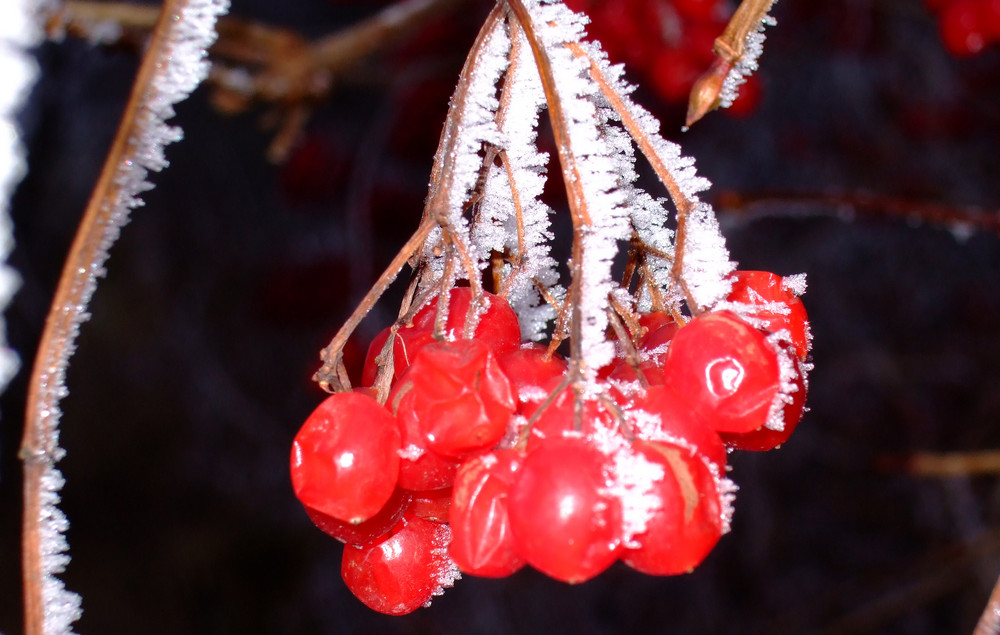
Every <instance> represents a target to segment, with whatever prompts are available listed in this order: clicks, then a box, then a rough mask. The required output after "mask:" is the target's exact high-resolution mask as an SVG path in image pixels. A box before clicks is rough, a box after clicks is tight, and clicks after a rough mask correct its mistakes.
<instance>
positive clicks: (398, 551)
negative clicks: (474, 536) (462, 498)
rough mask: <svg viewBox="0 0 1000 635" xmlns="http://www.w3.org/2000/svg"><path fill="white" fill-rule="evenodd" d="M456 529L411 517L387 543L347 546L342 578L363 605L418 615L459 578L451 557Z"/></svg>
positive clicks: (383, 540) (384, 540) (386, 538)
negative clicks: (451, 541)
mask: <svg viewBox="0 0 1000 635" xmlns="http://www.w3.org/2000/svg"><path fill="white" fill-rule="evenodd" d="M450 540H451V530H450V529H449V528H448V525H446V524H441V523H435V522H431V521H429V520H424V519H423V518H418V517H416V516H414V515H412V514H411V513H407V514H405V515H404V516H403V518H402V519H400V521H399V522H398V523H396V526H395V527H393V529H392V530H391V531H390V532H389V533H387V534H385V535H384V536H382V538H381V539H379V540H377V541H375V542H373V543H371V544H367V545H363V546H354V545H347V546H345V547H344V556H343V560H342V562H341V567H340V573H341V576H342V577H343V578H344V582H345V583H346V584H347V588H349V589H350V590H351V593H353V594H354V595H355V596H356V597H357V598H358V599H359V600H361V601H362V602H364V603H365V605H367V606H368V607H369V608H371V609H373V610H376V611H378V612H379V613H386V614H388V615H405V614H407V613H412V612H413V611H415V610H417V609H418V608H420V607H421V606H424V605H425V604H427V603H428V602H430V600H431V598H432V597H433V596H435V595H440V594H441V593H442V592H443V591H444V589H445V588H446V587H450V586H452V584H453V583H454V581H455V579H456V578H457V577H458V573H457V570H456V569H455V566H454V564H453V563H452V562H451V559H450V558H449V557H448V543H449V542H450Z"/></svg>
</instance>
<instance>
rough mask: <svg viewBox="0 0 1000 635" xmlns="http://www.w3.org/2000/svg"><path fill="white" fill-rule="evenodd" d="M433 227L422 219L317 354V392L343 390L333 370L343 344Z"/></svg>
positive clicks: (337, 362) (428, 220) (340, 357)
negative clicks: (319, 362) (318, 359)
mask: <svg viewBox="0 0 1000 635" xmlns="http://www.w3.org/2000/svg"><path fill="white" fill-rule="evenodd" d="M436 226H437V223H435V222H434V220H433V219H426V218H425V219H424V220H423V221H422V222H421V223H420V226H419V227H418V228H417V231H416V232H414V233H413V235H412V236H410V239H409V240H407V241H406V244H404V245H403V247H402V249H400V250H399V252H398V253H397V254H396V256H395V257H394V258H393V259H392V262H390V263H389V266H388V267H386V268H385V271H383V272H382V275H380V276H379V278H378V280H376V281H375V284H374V285H373V286H372V288H371V290H369V291H368V293H367V294H365V297H364V298H363V299H362V300H361V302H360V303H359V304H358V306H357V307H356V308H355V309H354V311H353V312H352V313H351V315H350V317H348V318H347V321H346V322H344V325H343V326H341V327H340V330H339V331H337V334H336V335H334V336H333V339H332V340H331V341H330V343H329V344H328V345H327V346H326V348H324V349H323V350H322V351H321V352H320V359H321V360H322V361H323V366H322V367H321V368H320V369H319V370H318V371H316V374H315V375H313V381H315V382H316V383H318V384H319V386H320V388H322V389H323V390H325V391H327V392H337V391H338V390H340V389H341V388H343V386H342V385H341V382H340V379H339V376H338V373H337V367H338V366H339V365H340V363H341V359H342V356H343V352H344V346H345V345H346V344H347V340H348V339H349V338H350V337H351V334H352V333H354V329H356V328H357V327H358V324H360V323H361V320H362V319H364V317H365V316H366V315H368V312H369V311H371V309H372V307H373V306H375V303H376V302H377V301H378V299H379V298H381V297H382V294H384V293H385V291H386V289H388V288H389V285H390V284H392V281H393V280H395V279H396V276H398V275H399V272H400V271H402V270H403V267H405V266H406V264H407V262H409V260H410V258H412V257H413V255H414V254H415V253H417V252H418V251H419V250H420V248H421V247H422V246H423V244H424V240H426V238H427V236H428V234H430V233H431V230H432V229H434V227H436Z"/></svg>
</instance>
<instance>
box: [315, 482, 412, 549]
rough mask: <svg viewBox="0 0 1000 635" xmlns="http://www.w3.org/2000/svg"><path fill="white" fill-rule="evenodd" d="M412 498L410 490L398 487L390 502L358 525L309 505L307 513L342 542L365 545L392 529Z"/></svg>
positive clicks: (321, 527) (318, 525)
mask: <svg viewBox="0 0 1000 635" xmlns="http://www.w3.org/2000/svg"><path fill="white" fill-rule="evenodd" d="M412 498H413V497H412V495H411V494H410V493H409V492H407V491H406V490H403V489H399V488H397V489H396V491H395V492H394V493H393V495H392V498H390V499H389V502H387V503H386V504H385V505H383V506H382V509H380V510H379V512H378V513H377V514H375V515H374V516H372V517H371V518H369V519H368V520H366V521H364V522H363V523H360V524H358V525H352V524H351V523H345V522H344V521H342V520H337V519H336V518H334V517H333V516H327V515H326V514H324V513H322V512H319V511H316V510H315V509H311V508H309V507H306V513H307V514H309V519H310V520H312V521H313V523H314V524H315V525H316V526H317V527H319V528H320V529H322V530H323V531H324V532H326V533H327V534H329V535H330V536H332V537H334V538H336V539H337V540H339V541H340V542H346V543H348V544H352V545H364V544H368V543H370V542H372V541H374V540H375V539H376V538H378V537H379V536H381V535H383V534H385V533H386V532H388V531H389V530H390V529H392V527H393V526H394V525H395V524H396V522H397V521H398V520H399V519H400V518H402V517H403V512H405V511H406V510H407V508H408V507H410V501H411V500H412Z"/></svg>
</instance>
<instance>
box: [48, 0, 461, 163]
mask: <svg viewBox="0 0 1000 635" xmlns="http://www.w3.org/2000/svg"><path fill="white" fill-rule="evenodd" d="M460 3H461V0H402V1H401V2H399V3H397V4H394V5H391V6H388V7H386V8H384V9H382V10H381V11H379V12H378V13H376V14H375V15H373V16H371V17H370V18H367V19H365V20H362V21H361V22H359V23H357V24H355V25H352V26H350V27H347V28H345V29H343V30H340V31H337V32H335V33H332V34H330V35H327V36H325V37H322V38H320V39H318V40H315V41H312V42H310V41H307V40H306V39H305V38H303V37H302V36H301V35H300V34H298V33H297V32H295V31H293V30H290V29H284V28H280V27H275V26H271V25H266V24H261V23H259V22H254V21H251V20H244V19H240V18H235V17H226V18H224V19H222V20H220V21H219V39H218V40H217V41H216V44H215V45H214V46H213V47H212V48H211V50H210V51H209V53H210V55H211V58H212V61H213V66H212V70H211V73H210V75H209V78H208V83H209V84H211V85H212V87H213V92H212V101H213V103H214V104H215V106H216V107H217V108H218V109H219V110H221V111H223V112H226V113H228V114H235V113H239V112H243V111H245V110H247V109H248V108H250V107H251V106H252V105H253V104H255V103H267V104H271V105H272V106H273V107H274V108H275V110H276V111H277V114H278V116H277V117H274V118H273V120H274V121H276V122H277V131H276V133H275V136H274V140H273V142H272V144H271V148H270V149H269V151H268V156H269V158H270V159H271V160H272V161H281V160H283V159H284V157H285V156H287V153H288V151H289V150H290V148H291V146H292V145H293V144H294V142H295V140H296V139H297V138H298V135H299V133H300V132H301V129H302V127H303V126H304V125H305V123H306V121H307V120H308V116H309V114H310V112H311V110H312V107H313V105H314V104H315V103H316V102H318V101H321V100H323V99H325V98H327V97H328V96H329V94H330V91H331V90H332V88H333V85H334V82H335V79H336V78H337V77H338V76H341V75H343V74H344V73H345V72H346V71H347V70H349V69H351V68H353V67H354V66H356V65H357V64H358V63H359V62H361V61H362V60H363V59H365V58H366V57H368V56H370V55H372V54H374V53H376V52H378V51H379V50H382V49H385V48H386V47H388V46H390V45H392V44H394V43H396V42H398V41H400V40H401V39H403V38H405V37H406V36H407V35H409V34H411V33H413V32H414V31H416V30H418V29H419V28H421V27H422V26H423V25H425V24H426V23H427V22H428V21H430V20H431V19H433V18H434V17H437V16H439V15H443V14H444V13H446V12H448V11H450V10H452V9H454V8H455V7H457V6H458V5H459V4H460ZM157 15H159V9H158V8H157V7H155V6H145V5H135V4H130V3H122V2H91V1H89V0H69V1H68V2H64V3H62V4H60V5H59V7H58V9H57V10H56V12H55V13H53V15H51V16H50V17H49V19H48V23H47V29H48V32H49V35H50V37H52V38H58V37H60V36H62V35H64V34H69V35H72V36H75V37H82V38H86V39H88V40H90V41H92V42H99V43H109V44H126V45H134V46H141V45H142V44H143V42H144V38H145V35H146V34H148V32H149V31H150V30H151V29H152V28H153V26H154V25H155V23H156V17H157Z"/></svg>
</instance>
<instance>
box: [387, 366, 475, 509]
mask: <svg viewBox="0 0 1000 635" xmlns="http://www.w3.org/2000/svg"><path fill="white" fill-rule="evenodd" d="M397 389H398V386H397ZM413 400H414V394H413V391H412V390H408V391H406V392H399V391H398V390H397V391H396V392H394V393H392V394H390V395H389V404H390V405H391V406H392V408H393V410H394V411H395V412H396V415H397V419H398V421H399V432H400V435H401V439H402V440H401V445H402V448H401V449H400V451H399V456H400V462H399V486H400V487H403V488H405V489H408V490H411V491H418V492H419V491H426V490H436V489H442V488H445V487H451V484H452V481H454V480H455V472H456V471H458V466H459V464H460V461H459V460H457V459H452V458H448V457H444V456H441V455H439V454H437V453H435V452H431V451H430V450H429V449H428V448H427V440H426V438H425V437H424V434H423V432H422V431H421V430H420V420H419V418H418V417H417V416H416V415H415V414H414V413H413Z"/></svg>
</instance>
